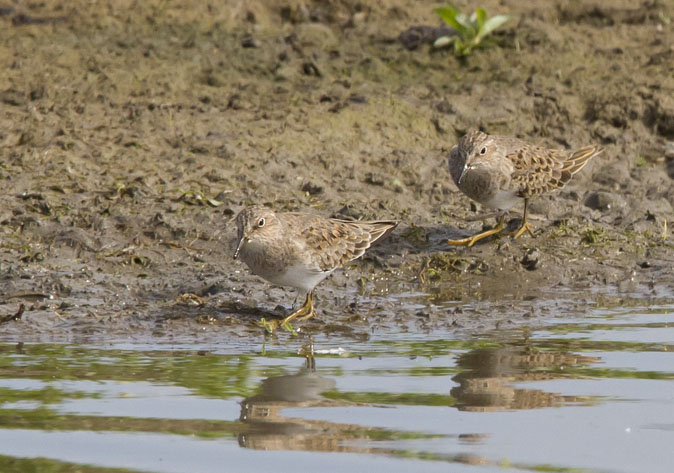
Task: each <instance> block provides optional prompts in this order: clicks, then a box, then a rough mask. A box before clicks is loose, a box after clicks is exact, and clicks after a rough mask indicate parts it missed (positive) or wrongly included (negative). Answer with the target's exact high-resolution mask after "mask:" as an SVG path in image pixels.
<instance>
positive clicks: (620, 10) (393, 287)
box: [0, 0, 674, 339]
mask: <svg viewBox="0 0 674 473" xmlns="http://www.w3.org/2000/svg"><path fill="white" fill-rule="evenodd" d="M554 3H559V5H553V2H547V1H535V2H518V1H511V0H503V1H496V0H485V1H484V2H483V3H482V5H483V6H484V7H485V8H486V9H487V11H488V12H489V13H490V14H497V13H507V14H510V15H513V17H514V20H512V21H511V22H510V23H509V25H507V26H506V27H505V28H504V30H503V31H502V32H500V33H499V34H498V38H499V41H500V45H499V46H498V47H493V48H490V49H485V50H480V51H477V52H475V53H474V54H473V55H471V56H469V57H468V58H467V59H466V60H465V61H460V60H458V59H457V58H455V57H454V56H453V55H452V54H451V53H449V52H446V51H431V50H430V49H429V47H428V46H426V45H423V46H421V47H419V48H417V49H416V50H412V51H408V50H406V49H404V48H403V47H402V46H401V44H400V43H399V42H398V41H397V37H398V34H399V33H400V32H402V31H404V30H406V29H407V28H409V27H411V26H415V25H432V26H436V25H439V24H440V23H439V21H438V19H437V18H436V17H435V16H434V14H433V12H432V8H433V7H435V6H437V3H435V2H409V1H404V0H392V1H388V2H357V1H352V0H328V1H318V0H315V1H312V0H308V1H293V0H287V1H281V0H275V1H271V0H270V1H252V2H244V1H231V2H203V1H201V0H199V1H197V0H188V1H164V0H162V1H159V0H156V1H154V0H150V1H143V2H133V1H117V0H115V1H110V0H108V1H105V0H103V1H100V2H95V3H91V2H85V1H82V0H71V1H68V2H66V1H59V0H55V1H50V2H23V1H19V0H16V1H12V0H9V1H7V0H6V1H5V3H4V4H0V32H1V33H0V71H2V73H0V178H1V179H2V181H3V182H4V183H5V184H4V189H3V192H2V194H1V195H0V225H1V227H0V228H1V231H0V316H5V315H8V314H12V313H15V312H17V310H18V307H19V305H20V304H21V303H23V304H25V306H26V311H25V313H24V314H23V317H22V319H21V320H20V321H9V322H7V323H5V324H3V325H2V331H3V332H4V334H5V335H4V336H5V337H10V338H16V337H22V338H25V339H31V338H45V337H60V338H69V337H71V336H77V337H82V336H122V337H131V336H134V337H141V338H142V337H147V336H149V335H154V336H157V337H160V336H165V337H180V336H183V335H185V336H191V335H193V334H215V335H217V336H218V337H222V336H226V335H228V334H231V335H232V336H235V337H236V336H247V335H249V334H259V333H260V330H261V329H260V328H259V327H257V326H256V325H255V324H254V321H255V320H258V319H259V318H260V316H261V314H262V313H263V312H261V311H258V310H257V309H256V308H260V309H261V310H262V311H264V310H272V311H273V312H275V313H280V312H282V310H281V309H280V308H275V307H276V305H277V304H282V305H283V310H287V309H288V308H289V306H290V303H291V301H292V300H293V299H294V295H293V292H292V291H291V290H284V289H280V288H273V287H271V286H269V285H267V284H266V283H264V282H263V281H261V280H260V279H258V278H256V277H254V276H252V275H250V274H249V273H248V271H247V270H246V268H244V267H243V266H242V265H241V264H240V263H239V262H234V261H233V260H232V259H231V252H232V246H231V245H232V240H233V238H234V228H233V223H232V221H231V218H232V216H233V215H234V214H235V213H236V212H238V211H239V210H240V209H241V208H242V207H243V206H245V205H248V204H253V203H257V204H269V205H272V206H273V207H274V208H275V209H278V210H291V209H293V210H295V209H302V210H312V211H314V212H317V213H322V214H325V215H342V216H350V217H356V218H359V217H365V218H374V217H377V218H387V219H388V218H397V219H400V220H402V221H403V222H404V223H403V224H402V225H401V226H400V227H399V229H398V231H397V232H396V233H395V234H394V235H393V236H392V237H391V238H389V239H388V240H387V241H385V242H383V243H382V244H380V245H378V247H377V248H376V249H373V251H371V252H370V253H369V254H368V256H366V257H365V258H364V259H363V260H362V261H360V262H358V263H357V264H354V265H352V266H350V267H349V268H347V270H345V271H342V272H338V273H336V274H335V275H334V276H333V277H332V278H330V279H329V280H327V281H325V282H324V283H322V284H321V286H319V289H318V308H319V310H320V312H321V314H322V318H321V320H319V321H315V322H309V323H306V324H305V325H304V327H305V329H306V330H308V331H323V332H327V333H333V332H334V333H339V334H342V335H347V336H354V337H367V336H368V334H369V333H370V332H371V331H372V330H374V329H381V328H383V329H387V328H396V329H399V328H401V327H402V328H406V327H409V328H410V329H413V330H431V329H433V328H438V327H449V328H456V329H457V330H458V329H461V328H464V329H467V330H472V329H480V328H484V327H493V326H501V325H502V324H518V323H520V322H524V323H531V320H532V317H533V318H537V319H539V321H544V320H545V319H544V317H552V316H558V315H565V314H570V313H582V312H583V311H584V310H586V308H587V306H588V303H589V302H588V301H591V303H592V304H597V305H599V306H600V307H601V306H604V305H611V304H626V303H628V302H629V299H630V298H631V297H635V298H636V299H638V300H642V299H644V298H646V299H647V302H649V301H650V302H652V303H655V302H658V301H662V300H663V298H664V299H667V300H669V297H670V295H671V294H672V289H674V283H673V281H674V277H673V275H672V263H673V261H674V253H673V252H672V247H673V244H674V240H673V239H672V236H671V231H668V230H667V226H666V225H667V223H669V225H670V227H672V226H674V211H673V210H672V204H674V181H673V180H672V176H674V173H673V172H672V171H671V169H674V143H673V142H674V98H673V97H674V21H672V20H674V4H673V3H672V2H664V1H647V2H642V3H639V4H635V3H634V2H632V1H627V0H617V1H615V2H611V5H610V6H606V2H603V1H600V0H596V1H587V2H581V1H564V2H554ZM460 4H461V5H460V6H461V7H464V8H465V9H466V10H468V8H469V6H468V5H467V2H460ZM474 6H475V5H470V7H471V8H474ZM475 127H479V128H482V129H483V130H485V131H487V132H490V133H501V134H511V135H516V136H518V137H522V138H526V139H529V140H532V141H534V142H537V143H541V144H545V145H549V146H556V147H575V146H581V145H585V144H588V143H596V142H600V143H602V144H604V145H605V146H606V152H605V153H604V154H603V155H602V156H600V157H599V158H597V159H595V160H594V161H593V162H591V163H590V164H589V165H588V166H587V167H586V168H585V169H584V170H583V172H582V173H580V174H579V175H577V176H576V177H575V178H574V181H572V183H571V185H569V186H568V187H567V188H565V189H563V190H562V191H561V192H558V193H556V194H554V195H551V196H547V197H543V198H540V199H539V200H537V201H535V203H534V205H533V209H532V210H533V212H534V216H533V217H534V220H533V223H534V224H535V227H536V238H535V239H532V238H530V237H528V236H525V237H522V238H520V239H518V240H516V241H512V240H510V239H509V238H507V237H503V238H500V239H499V238H495V239H490V240H488V241H485V242H484V243H481V244H478V245H476V247H474V248H458V249H457V248H449V247H448V246H447V245H446V244H445V240H446V239H447V238H454V237H458V236H462V235H466V234H469V233H473V232H475V231H477V230H479V229H480V228H481V223H480V221H479V220H477V221H472V222H471V221H469V219H470V218H474V217H475V216H477V215H480V212H481V209H479V208H476V207H475V206H474V205H472V204H471V203H470V202H469V200H468V199H467V198H466V197H465V196H463V195H462V194H460V193H459V192H458V191H457V189H456V188H455V186H454V185H453V183H452V182H451V180H450V177H449V173H448V171H447V169H446V165H447V155H448V152H449V149H450V148H451V146H452V145H453V144H455V143H456V141H457V139H458V137H459V136H461V135H462V134H463V133H464V132H465V131H466V130H468V129H470V128H475ZM668 169H669V172H670V174H669V175H668ZM516 215H517V214H516V213H515V214H513V216H516ZM512 223H513V224H515V223H516V222H512ZM186 293H195V294H197V295H198V296H199V297H200V298H201V300H199V299H195V298H190V297H184V296H182V295H183V294H186ZM578 294H582V297H583V299H582V300H581V299H578V298H577V296H578ZM201 302H203V304H201V305H194V304H198V303H201ZM266 315H267V316H269V314H266Z"/></svg>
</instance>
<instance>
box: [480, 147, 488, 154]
mask: <svg viewBox="0 0 674 473" xmlns="http://www.w3.org/2000/svg"><path fill="white" fill-rule="evenodd" d="M480 154H487V147H486V146H484V147H482V149H481V150H480Z"/></svg>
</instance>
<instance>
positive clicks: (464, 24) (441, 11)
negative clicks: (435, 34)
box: [433, 3, 510, 56]
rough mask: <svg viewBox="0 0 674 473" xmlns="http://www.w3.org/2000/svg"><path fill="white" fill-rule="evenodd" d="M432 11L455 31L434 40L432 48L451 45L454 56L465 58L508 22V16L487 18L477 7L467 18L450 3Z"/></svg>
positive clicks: (482, 10) (485, 43)
mask: <svg viewBox="0 0 674 473" xmlns="http://www.w3.org/2000/svg"><path fill="white" fill-rule="evenodd" d="M433 11H434V12H435V13H437V14H438V16H439V17H440V18H442V20H443V21H444V22H445V23H447V24H448V25H449V26H451V27H452V28H454V30H455V31H456V34H454V35H450V36H441V37H440V38H438V39H437V40H435V43H433V46H434V47H435V48H444V47H448V46H450V45H452V44H453V45H454V54H456V55H457V56H467V55H469V54H470V53H471V52H473V49H475V48H480V47H484V46H485V45H487V44H489V43H490V42H491V38H487V36H489V35H490V34H491V33H493V32H494V31H496V30H497V29H498V28H499V27H501V26H502V25H503V24H504V23H505V22H506V21H508V20H510V17H509V16H508V15H496V16H493V17H491V18H488V17H487V12H486V11H485V9H484V8H482V7H478V9H477V10H475V12H474V13H473V14H472V15H470V17H469V16H467V15H465V14H464V13H461V11H460V10H459V9H458V8H457V7H456V6H454V5H452V4H451V3H448V4H447V5H446V6H444V7H442V8H436V9H434V10H433Z"/></svg>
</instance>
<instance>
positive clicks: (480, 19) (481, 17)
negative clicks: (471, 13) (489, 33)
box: [475, 7, 487, 32]
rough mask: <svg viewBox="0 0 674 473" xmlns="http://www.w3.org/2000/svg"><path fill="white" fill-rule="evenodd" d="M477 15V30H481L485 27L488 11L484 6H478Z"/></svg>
mask: <svg viewBox="0 0 674 473" xmlns="http://www.w3.org/2000/svg"><path fill="white" fill-rule="evenodd" d="M475 17H476V19H477V31H478V32H480V31H482V28H483V27H484V23H485V22H486V21H487V12H486V11H485V10H484V8H482V7H478V9H477V10H475Z"/></svg>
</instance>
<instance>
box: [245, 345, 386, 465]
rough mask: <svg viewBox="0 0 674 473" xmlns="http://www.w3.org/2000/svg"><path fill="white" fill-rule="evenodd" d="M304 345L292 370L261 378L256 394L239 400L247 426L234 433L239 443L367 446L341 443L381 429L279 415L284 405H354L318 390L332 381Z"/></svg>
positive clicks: (339, 449) (283, 447) (335, 449)
mask: <svg viewBox="0 0 674 473" xmlns="http://www.w3.org/2000/svg"><path fill="white" fill-rule="evenodd" d="M304 351H305V357H306V360H305V363H304V366H303V367H302V368H300V370H299V371H298V372H297V373H295V374H289V375H283V376H274V377H270V378H267V379H265V380H264V381H262V384H261V387H260V392H259V394H256V395H254V396H251V397H248V398H246V399H244V400H243V401H242V402H241V415H240V417H239V420H240V421H241V422H242V423H243V424H244V425H246V427H247V428H246V429H245V430H244V431H243V432H241V433H239V435H238V441H239V445H240V446H242V447H246V448H252V449H257V450H310V451H326V452H327V451H329V452H360V453H364V452H365V453H366V452H368V451H369V449H367V448H359V447H356V446H355V445H344V444H343V443H344V442H345V441H349V440H358V439H369V438H370V437H371V435H369V434H368V432H371V431H380V430H381V429H377V428H371V427H365V426H362V425H351V424H337V423H334V422H330V421H321V420H307V419H302V418H294V417H284V416H283V415H282V411H283V409H287V408H308V407H338V406H350V405H355V404H354V403H351V402H347V401H339V400H332V399H329V398H327V397H325V396H324V395H323V394H324V393H326V392H328V391H331V390H334V389H335V386H336V382H335V380H334V379H332V378H327V377H325V376H322V375H321V374H319V373H318V372H317V371H316V361H315V358H314V356H313V345H312V346H310V347H309V348H307V349H305V350H304ZM379 453H381V451H379Z"/></svg>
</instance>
